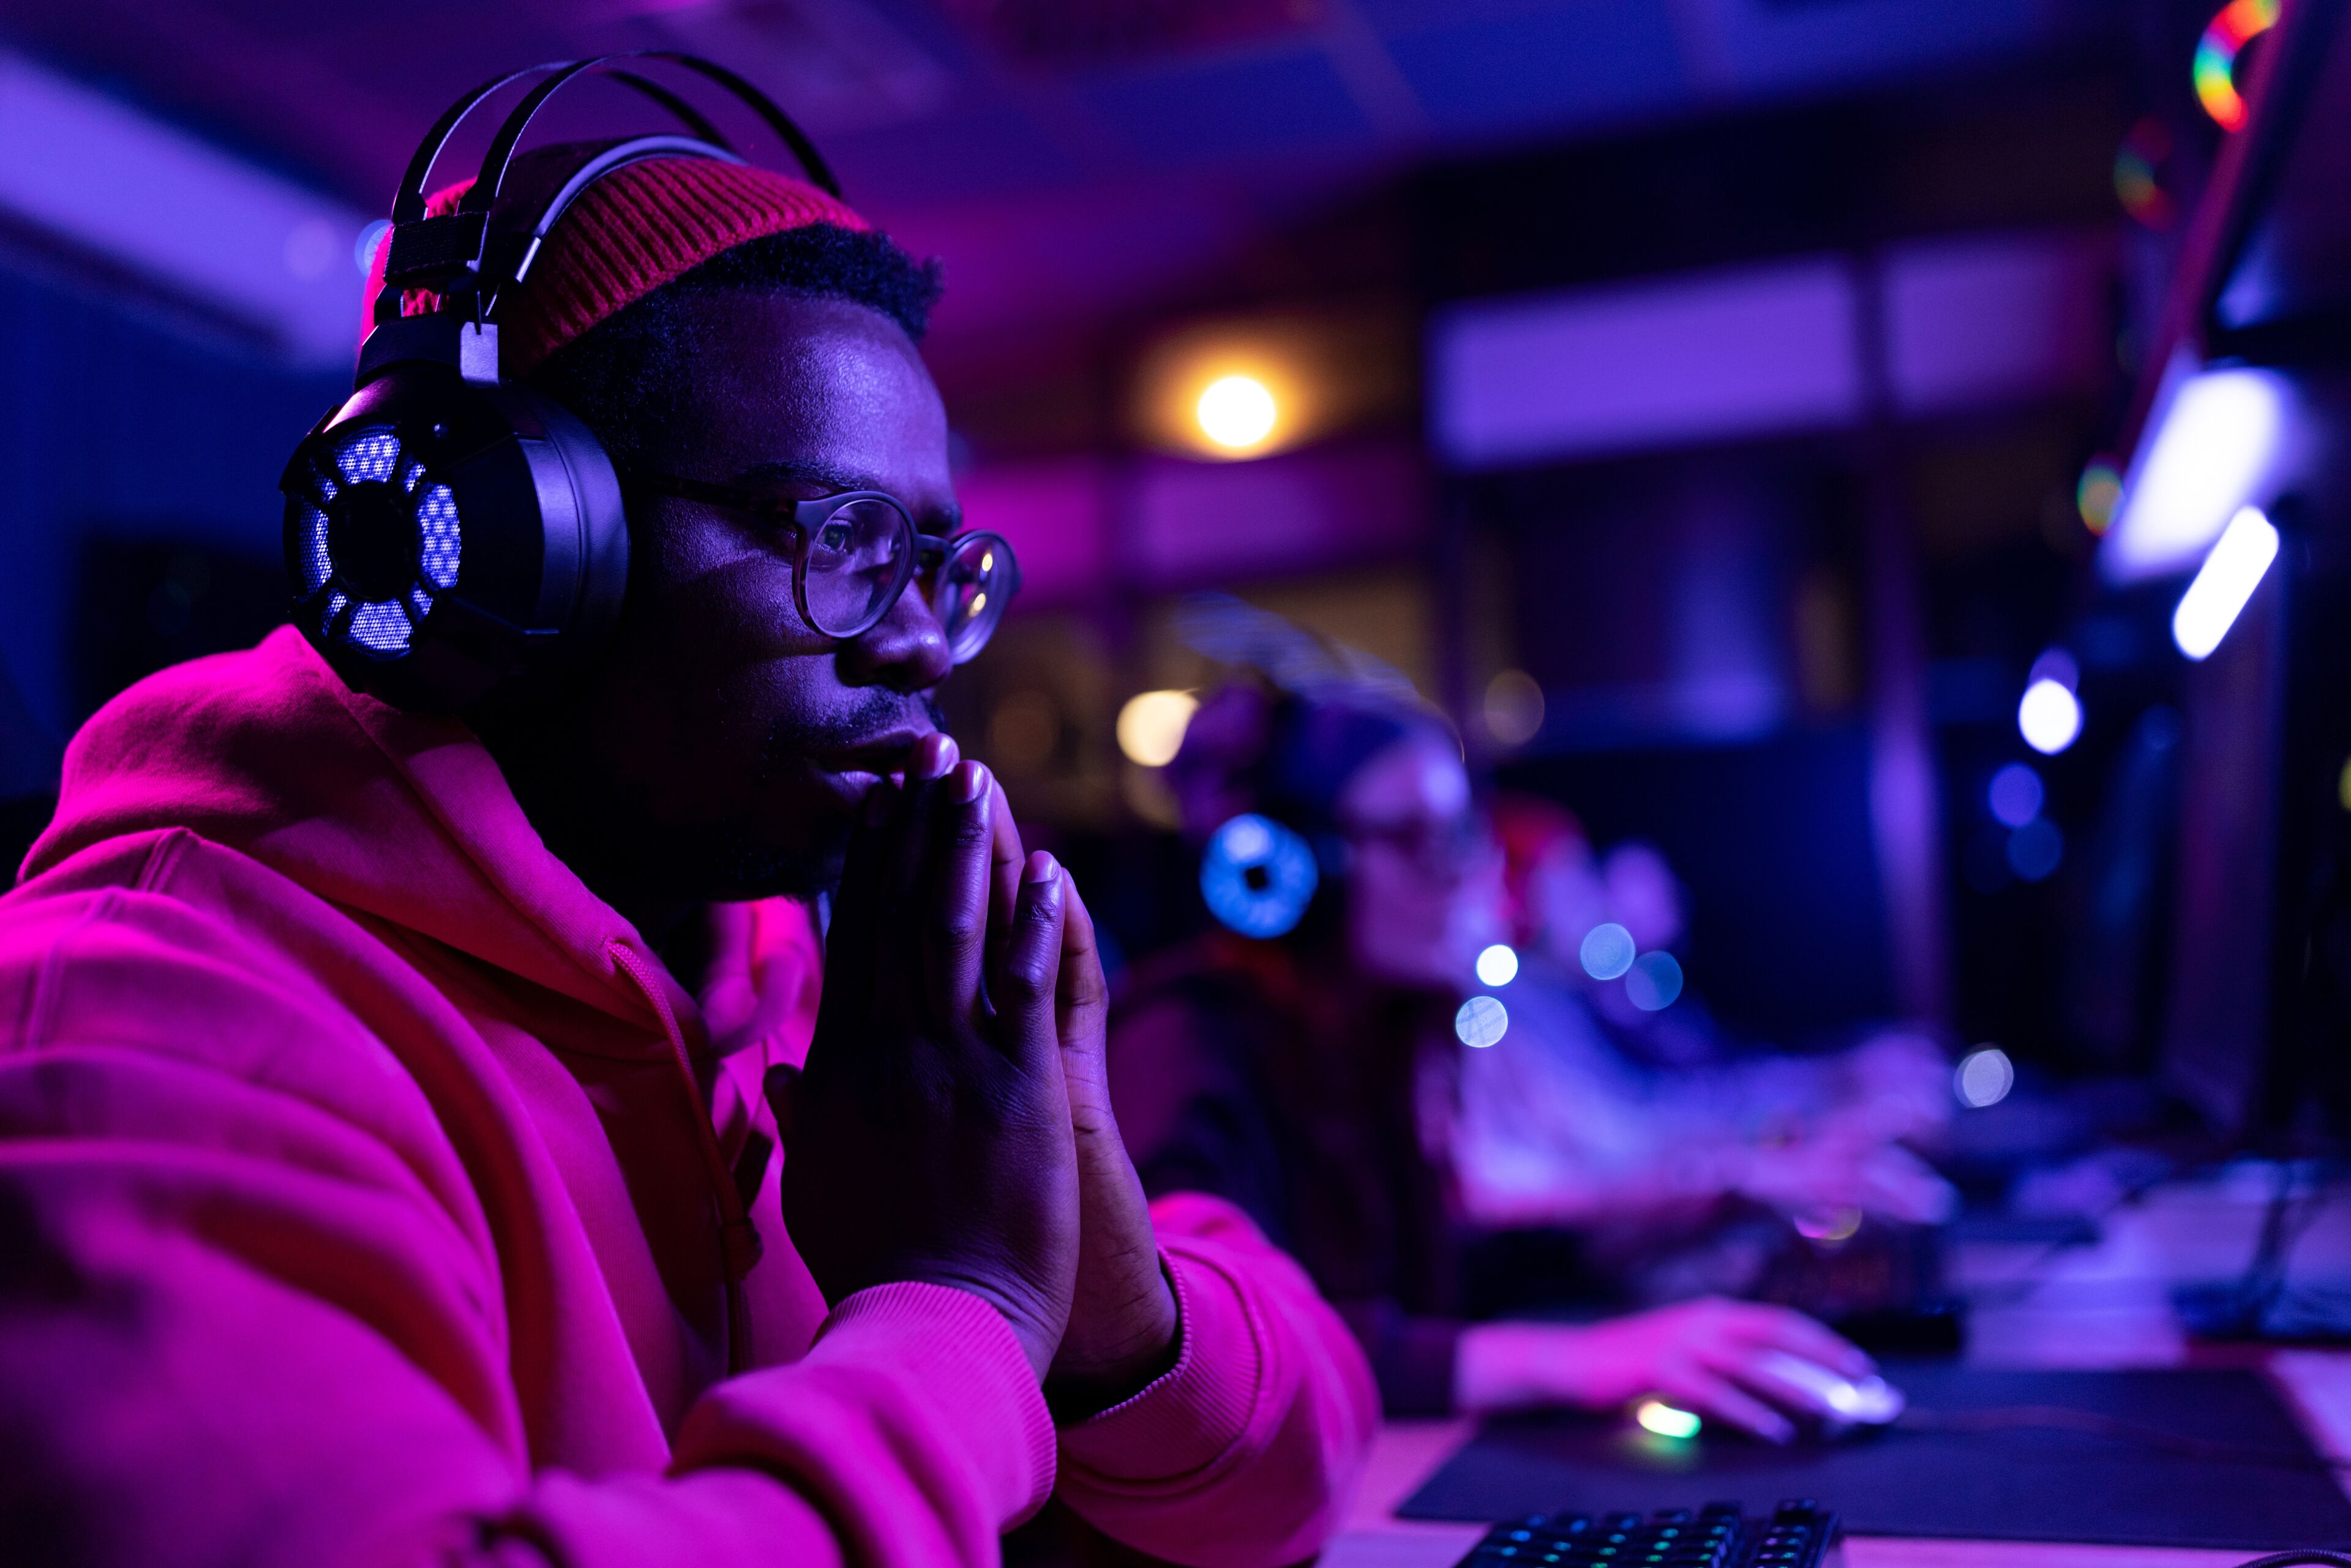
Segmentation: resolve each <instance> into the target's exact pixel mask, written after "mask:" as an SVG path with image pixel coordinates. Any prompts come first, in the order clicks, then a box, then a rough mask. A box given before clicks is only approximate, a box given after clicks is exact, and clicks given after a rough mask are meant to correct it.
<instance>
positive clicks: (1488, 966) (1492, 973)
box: [1478, 942, 1519, 987]
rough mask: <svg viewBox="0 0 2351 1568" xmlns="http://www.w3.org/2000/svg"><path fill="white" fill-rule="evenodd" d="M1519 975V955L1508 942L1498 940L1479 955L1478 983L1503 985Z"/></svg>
mask: <svg viewBox="0 0 2351 1568" xmlns="http://www.w3.org/2000/svg"><path fill="white" fill-rule="evenodd" d="M1518 977H1519V956H1518V954H1516V953H1514V952H1512V951H1511V950H1510V944H1509V943H1507V942H1497V943H1495V944H1494V945H1493V946H1490V947H1489V948H1487V949H1486V950H1485V951H1484V952H1482V953H1480V954H1479V955H1478V983H1479V985H1481V986H1495V987H1501V986H1507V985H1509V984H1510V982H1511V981H1512V980H1515V979H1517V978H1518Z"/></svg>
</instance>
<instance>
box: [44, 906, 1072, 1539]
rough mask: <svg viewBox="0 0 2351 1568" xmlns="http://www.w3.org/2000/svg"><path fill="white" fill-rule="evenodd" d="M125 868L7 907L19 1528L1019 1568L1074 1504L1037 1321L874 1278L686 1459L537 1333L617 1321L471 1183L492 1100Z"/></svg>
mask: <svg viewBox="0 0 2351 1568" xmlns="http://www.w3.org/2000/svg"><path fill="white" fill-rule="evenodd" d="M123 880H124V881H126V882H130V883H133V885H131V886H120V885H118V886H105V887H98V888H84V889H82V890H79V891H72V890H68V891H64V892H58V891H56V890H54V889H50V890H43V891H38V892H37V891H36V890H33V889H27V890H20V891H19V893H18V894H16V895H14V896H12V897H11V898H10V899H9V900H7V901H6V902H5V904H0V1521H6V1522H5V1526H0V1533H5V1534H6V1535H7V1536H8V1537H9V1541H10V1546H11V1548H26V1547H27V1546H29V1553H28V1557H29V1560H31V1561H38V1562H72V1563H88V1564H93V1565H100V1568H114V1565H118V1564H119V1565H124V1568H128V1565H131V1564H148V1563H158V1564H178V1563H189V1564H223V1565H226V1564H230V1563H235V1564H260V1565H275V1564H287V1565H288V1568H291V1565H294V1564H306V1565H307V1564H317V1563H370V1564H377V1563H386V1564H393V1563H419V1564H422V1563H434V1564H444V1563H483V1564H492V1563H495V1564H502V1565H507V1568H523V1565H529V1564H566V1565H571V1564H576V1565H580V1568H590V1565H597V1568H601V1565H605V1564H611V1565H612V1568H621V1565H623V1564H632V1565H633V1564H647V1565H651V1564H667V1563H678V1564H686V1563H692V1564H695V1565H696V1568H726V1565H731V1564H738V1563H739V1564H744V1565H749V1564H752V1563H758V1564H762V1565H772V1564H778V1563H790V1564H795V1565H798V1564H822V1563H844V1562H850V1561H854V1562H858V1563H884V1564H897V1563H904V1564H934V1563H994V1562H995V1561H996V1559H997V1555H998V1534H999V1532H1000V1531H1002V1530H1004V1529H1005V1528H1006V1527H1007V1526H1008V1525H1010V1524H1011V1523H1013V1522H1015V1521H1018V1520H1019V1519H1020V1518H1021V1517H1023V1516H1024V1515H1026V1514H1027V1513H1028V1512H1029V1511H1032V1510H1033V1509H1034V1508H1035V1507H1036V1506H1038V1504H1039V1503H1040V1501H1041V1500H1042V1499H1043V1497H1044V1495H1045V1494H1046V1492H1047V1491H1048V1490H1050V1486H1051V1484H1052V1477H1053V1467H1054V1449H1053V1444H1054V1437H1053V1432H1052V1427H1051V1424H1050V1417H1049V1416H1048V1415H1047V1413H1046V1410H1045V1406H1044V1403H1043V1401H1042V1398H1041V1397H1040V1394H1039V1391H1038V1389H1037V1385H1036V1380H1035V1377H1034V1375H1033V1374H1032V1373H1031V1372H1030V1371H1029V1366H1028V1364H1027V1363H1026V1361H1025V1360H1024V1358H1023V1357H1022V1356H1021V1354H1020V1351H1019V1345H1018V1343H1017V1342H1016V1341H1015V1339H1014V1337H1013V1335H1012V1333H1011V1332H1010V1330H1009V1329H1008V1328H1007V1327H1006V1326H1005V1325H1004V1324H1003V1323H1002V1322H1001V1321H1000V1320H999V1319H998V1316H997V1314H996V1313H995V1312H993V1310H991V1309H990V1308H988V1307H987V1305H986V1304H985V1303H984V1302H982V1301H979V1300H978V1299H977V1298H976V1297H973V1296H970V1295H968V1294H967V1293H965V1292H962V1291H953V1290H947V1289H944V1288H941V1287H937V1286H929V1285H911V1284H910V1285H896V1286H888V1287H883V1288H880V1289H877V1290H872V1291H864V1292H861V1293H860V1294H858V1295H856V1296H852V1297H851V1298H849V1299H848V1300H847V1301H843V1302H841V1304H840V1306H839V1307H838V1308H837V1309H836V1310H835V1311H834V1312H833V1313H832V1314H831V1317H830V1318H829V1319H828V1320H827V1322H826V1323H825V1325H824V1327H823V1330H822V1331H821V1333H820V1336H819V1338H818V1341H817V1343H816V1344H815V1346H814V1347H813V1349H812V1350H811V1351H810V1354H808V1355H807V1356H806V1357H804V1358H803V1359H801V1360H800V1361H799V1362H797V1363H794V1364H791V1365H789V1366H777V1367H770V1368H767V1369H763V1370H759V1371H756V1372H753V1373H750V1374H747V1375H742V1376H739V1377H736V1378H733V1379H730V1380H727V1381H726V1382H723V1383H721V1384H719V1385H716V1387H714V1388H713V1389H711V1390H710V1391H709V1392H708V1393H706V1394H705V1396H703V1398H702V1399H701V1400H700V1401H699V1402H698V1403H697V1404H696V1405H695V1406H694V1407H693V1408H691V1409H690V1410H689V1411H688V1412H687V1413H686V1416H685V1417H684V1421H683V1423H682V1425H681V1427H680V1428H679V1430H678V1431H677V1433H676V1436H675V1440H674V1444H665V1443H664V1439H663V1436H662V1433H661V1429H660V1427H659V1425H658V1423H656V1422H655V1421H654V1420H653V1417H652V1414H651V1411H650V1408H649V1407H647V1408H645V1409H644V1410H643V1411H642V1412H641V1413H634V1414H632V1407H631V1406H630V1405H629V1402H628V1399H627V1397H625V1396H614V1395H613V1394H612V1393H611V1390H609V1389H604V1388H597V1389H582V1390H580V1391H579V1392H578V1394H577V1395H576V1396H566V1395H565V1394H564V1392H563V1390H564V1389H565V1387H566V1386H567V1385H565V1383H564V1382H563V1381H562V1379H561V1377H560V1376H559V1369H557V1368H556V1367H554V1366H552V1365H550V1364H549V1363H550V1362H551V1360H552V1359H553V1358H554V1353H551V1352H549V1351H548V1350H547V1349H546V1348H545V1346H544V1345H543V1344H539V1343H537V1341H536V1340H534V1341H531V1342H528V1343H527V1342H525V1341H524V1340H523V1339H521V1338H519V1337H514V1336H510V1333H509V1326H508V1325H509V1322H510V1320H513V1319H517V1318H518V1317H519V1316H520V1315H522V1314H524V1313H526V1312H528V1313H531V1314H535V1317H534V1321H544V1322H556V1323H557V1324H558V1325H559V1328H561V1332H563V1333H581V1334H586V1333H601V1332H603V1331H601V1330H598V1329H596V1328H595V1325H594V1324H593V1323H590V1324H589V1325H588V1326H587V1327H585V1328H579V1329H573V1328H567V1327H562V1324H563V1323H564V1322H565V1320H566V1314H569V1315H570V1316H571V1317H573V1318H589V1317H592V1316H593V1315H594V1314H595V1313H596V1312H600V1311H601V1312H606V1313H607V1314H609V1306H600V1304H599V1303H597V1302H592V1301H562V1300H555V1301H537V1302H529V1301H521V1300H520V1299H519V1298H517V1296H516V1295H515V1294H514V1292H515V1291H517V1290H522V1291H528V1290H530V1289H532V1288H533V1287H532V1286H531V1285H530V1283H529V1281H528V1280H524V1281H523V1283H521V1284H520V1285H517V1280H518V1279H521V1278H522V1276H520V1275H517V1274H516V1273H515V1272H514V1271H512V1270H508V1269H505V1268H503V1267H502V1264H501V1259H502V1257H504V1256H505V1252H506V1249H507V1247H508V1245H509V1244H510V1243H511V1244H513V1245H517V1246H526V1247H527V1246H530V1245H542V1244H544V1239H543V1238H536V1237H531V1236H527V1235H526V1236H521V1237H519V1238H517V1237H510V1236H509V1235H508V1234H507V1232H506V1231H504V1230H496V1234H495V1235H494V1234H493V1231H494V1229H495V1227H494V1225H493V1222H492V1220H491V1219H489V1218H486V1209H485V1207H484V1204H483V1202H482V1201H481V1199H480V1197H478V1196H477V1195H478V1194H480V1193H483V1192H486V1191H490V1190H493V1189H495V1188H496V1186H498V1184H501V1183H514V1182H517V1181H520V1180H522V1179H524V1177H523V1176H518V1175H517V1171H516V1169H514V1168H511V1167H507V1166H499V1165H497V1164H496V1162H495V1161H494V1160H492V1159H490V1158H488V1157H486V1156H484V1155H481V1154H480V1153H479V1151H480V1150H482V1149H484V1148H488V1147H492V1146H494V1145H495V1142H496V1141H495V1140H492V1139H486V1138H474V1139H470V1140H469V1139H465V1138H461V1139H459V1140H458V1142H457V1144H456V1145H452V1143H451V1141H450V1140H449V1138H447V1137H446V1136H444V1135H443V1134H442V1133H441V1131H440V1128H441V1126H442V1124H443V1123H442V1121H441V1120H440V1119H441V1118H444V1117H449V1116H464V1115H472V1114H476V1113H479V1114H484V1115H486V1114H487V1113H486V1112H481V1111H479V1107H478V1106H476V1107H474V1108H472V1109H468V1108H467V1107H465V1106H464V1105H460V1104H458V1103H455V1102H454V1101H444V1102H438V1103H427V1099H426V1096H425V1093H424V1092H423V1091H421V1090H420V1088H419V1084H418V1080H417V1077H416V1076H415V1075H414V1073H413V1071H411V1067H412V1066H413V1063H412V1062H411V1061H410V1060H409V1059H406V1058H403V1057H402V1056H401V1054H400V1052H401V1051H402V1050H405V1049H409V1046H408V1045H407V1044H404V1043H402V1042H401V1041H399V1040H398V1039H397V1032H398V1026H397V1024H396V1022H387V1023H386V1024H385V1025H384V1032H382V1033H380V1034H374V1035H371V1033H370V1032H369V1031H367V1030H361V1029H360V1028H359V1027H358V1026H357V1025H356V1023H355V1021H354V1018H353V1015H352V1014H351V1012H350V1011H349V1010H348V1009H346V1008H345V1007H343V1006H342V1005H340V1003H339V1002H338V1001H337V1000H336V998H335V997H333V996H330V995H329V994H328V993H327V992H325V991H323V990H321V988H320V987H319V983H318V977H319V974H320V973H322V972H323V971H322V966H323V967H325V968H329V969H330V968H331V962H330V960H329V959H326V958H317V959H316V961H315V963H314V962H310V961H306V962H304V963H300V964H296V963H292V962H289V961H288V959H287V957H286V956H285V952H284V951H283V950H281V949H272V948H269V947H267V946H256V944H254V943H252V942H250V941H248V940H246V937H245V936H244V935H242V934H241V931H240V929H233V928H232V927H231V926H230V925H228V924H226V923H225V921H224V920H223V919H222V918H219V917H218V915H216V914H207V913H205V912H204V911H200V910H197V909H195V908H193V907H192V906H190V905H187V904H182V903H180V902H178V901H177V900H175V899H172V898H167V897H162V896H159V895H157V894H152V893H151V892H147V891H141V890H140V889H139V887H138V886H137V883H138V881H139V879H138V878H136V877H133V876H126V877H124V878H123ZM238 913H239V914H240V915H241V916H242V915H251V918H252V919H253V920H266V919H267V918H268V917H267V916H266V914H259V913H254V912H251V911H242V912H238ZM239 924H240V926H241V927H242V928H243V929H244V930H249V929H250V924H249V922H247V921H246V920H244V919H242V918H241V919H240V923H239ZM321 924H323V923H321ZM289 940H290V938H289ZM352 983H354V984H356V983H358V982H352ZM339 994H340V993H339ZM387 1041H390V1042H391V1043H386V1042H387ZM476 1130H477V1131H478V1129H476ZM459 1148H464V1149H466V1150H469V1151H472V1152H469V1153H467V1154H465V1155H462V1156H461V1155H460V1154H459V1153H458V1152H457V1149H459ZM491 1207H494V1208H495V1207H497V1206H496V1205H493V1206H491ZM505 1212H507V1213H510V1214H511V1213H522V1214H526V1215H527V1214H529V1213H532V1212H534V1211H533V1210H531V1209H530V1208H529V1207H528V1206H527V1205H517V1204H514V1203H507V1204H506V1205H505ZM539 1212H543V1211H539ZM507 1223H510V1222H509V1221H505V1220H501V1221H498V1222H497V1224H501V1225H503V1224H507ZM538 1288H540V1289H544V1285H543V1284H542V1285H541V1286H539V1287H538ZM622 1354H623V1355H624V1354H625V1353H624V1352H623V1353H622ZM611 1364H612V1365H613V1366H614V1368H615V1371H616V1373H617V1374H618V1375H619V1376H620V1377H622V1379H625V1378H626V1376H627V1373H628V1364H627V1363H626V1361H625V1360H619V1361H616V1362H613V1363H611ZM531 1390H535V1391H536V1392H535V1393H533V1394H532V1396H531V1399H530V1400H529V1401H528V1402H527V1401H526V1400H525V1399H524V1398H523V1396H522V1394H521V1393H520V1392H518V1391H531ZM549 1390H553V1391H554V1392H553V1393H549ZM567 1397H572V1398H576V1401H577V1408H576V1409H574V1408H569V1407H566V1406H563V1403H562V1402H563V1400H564V1399H565V1398H567ZM550 1401H552V1402H554V1404H555V1405H556V1406H557V1408H558V1410H559V1414H560V1416H562V1418H563V1421H564V1423H565V1424H567V1425H568V1426H569V1427H597V1424H598V1423H600V1422H601V1423H602V1424H603V1426H602V1427H601V1428H600V1429H599V1430H600V1433H601V1435H599V1436H598V1437H596V1443H597V1444H601V1448H596V1447H595V1445H592V1444H591V1445H590V1446H589V1447H586V1448H580V1449H579V1450H578V1452H579V1453H588V1452H590V1450H591V1448H592V1449H593V1450H594V1451H597V1452H601V1453H603V1454H606V1455H608V1456H611V1457H612V1458H611V1462H610V1463H606V1464H602V1465H601V1466H599V1465H590V1464H583V1463H580V1462H579V1461H578V1460H577V1459H576V1458H575V1459H574V1460H573V1461H572V1462H569V1463H566V1462H564V1459H563V1457H562V1456H561V1455H560V1454H558V1455H555V1456H553V1457H552V1458H550V1456H549V1454H548V1453H547V1452H544V1451H542V1448H543V1446H544V1444H545V1442H546V1440H547V1437H546V1434H544V1433H542V1432H538V1431H534V1430H527V1429H526V1427H525V1423H524V1420H523V1417H522V1416H521V1414H520V1412H521V1410H522V1409H523V1408H524V1407H525V1406H526V1403H530V1404H535V1405H536V1406H538V1407H540V1408H546V1407H547V1406H549V1403H550ZM614 1412H617V1414H615V1413H614ZM0 1556H10V1557H11V1558H12V1560H14V1555H13V1552H11V1551H8V1550H0Z"/></svg>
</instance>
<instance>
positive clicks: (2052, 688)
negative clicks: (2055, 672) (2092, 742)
mask: <svg viewBox="0 0 2351 1568" xmlns="http://www.w3.org/2000/svg"><path fill="white" fill-rule="evenodd" d="M2016 727H2017V730H2018V732H2019V733H2020V734H2022V736H2023V737H2024V744H2025V745H2027V746H2029V747H2032V749H2033V750H2035V751H2037V752H2039V753H2041V755H2042V756H2043V757H2054V756H2056V755H2057V754H2058V753H2059V752H2061V751H2063V750H2064V749H2065V748H2066V747H2069V746H2071V745H2073V744H2074V737H2077V736H2079V735H2080V734H2081V733H2082V704H2081V699H2079V698H2078V697H2076V696H2074V694H2073V693H2072V692H2071V691H2069V690H2067V689H2066V688H2065V687H2064V685H2061V684H2059V683H2058V682H2056V681H2054V680H2053V679H2051V678H2050V677H2048V676H2046V675H2043V677H2042V678H2041V679H2039V680H2037V681H2035V682H2033V683H2032V685H2029V686H2027V687H2025V688H2024V699H2023V700H2022V702H2020V703H2018V704H2017V705H2016Z"/></svg>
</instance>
